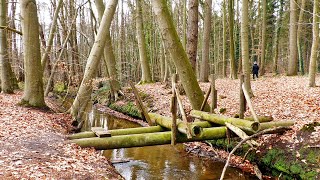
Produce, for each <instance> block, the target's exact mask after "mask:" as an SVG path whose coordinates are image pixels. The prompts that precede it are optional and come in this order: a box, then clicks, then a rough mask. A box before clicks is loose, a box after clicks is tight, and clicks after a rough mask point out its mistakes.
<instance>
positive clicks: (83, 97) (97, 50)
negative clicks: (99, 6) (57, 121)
mask: <svg viewBox="0 0 320 180" xmlns="http://www.w3.org/2000/svg"><path fill="white" fill-rule="evenodd" d="M117 4H118V0H110V1H108V3H107V6H106V9H105V11H104V14H103V17H102V19H101V23H100V26H99V29H98V33H97V36H96V38H95V41H94V44H93V47H92V49H91V51H90V55H89V58H88V61H87V65H86V69H85V72H84V77H83V79H82V82H81V85H80V88H79V91H78V93H77V96H76V98H75V100H74V102H73V104H72V106H71V109H70V111H71V114H72V116H73V117H74V118H77V119H78V118H80V117H81V116H82V114H83V112H82V109H84V108H85V107H86V106H87V103H88V102H89V100H90V97H91V92H92V86H91V83H92V78H93V77H94V75H95V72H96V70H97V65H98V64H99V61H100V59H101V56H102V53H103V48H104V46H105V44H106V37H107V34H108V33H109V29H110V26H111V21H112V19H113V16H114V13H115V10H116V6H117Z"/></svg>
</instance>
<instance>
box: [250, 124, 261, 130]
mask: <svg viewBox="0 0 320 180" xmlns="http://www.w3.org/2000/svg"><path fill="white" fill-rule="evenodd" d="M251 128H252V130H254V131H256V132H257V131H259V130H260V123H258V122H254V123H252V124H251Z"/></svg>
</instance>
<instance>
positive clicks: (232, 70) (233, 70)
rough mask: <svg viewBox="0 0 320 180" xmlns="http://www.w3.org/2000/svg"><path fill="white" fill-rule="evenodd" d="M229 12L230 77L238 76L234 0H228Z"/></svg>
mask: <svg viewBox="0 0 320 180" xmlns="http://www.w3.org/2000/svg"><path fill="white" fill-rule="evenodd" d="M228 2H229V3H228V12H229V36H230V43H229V44H230V51H229V52H230V78H231V79H236V78H237V69H236V60H235V50H234V44H235V43H234V32H233V29H234V23H233V22H234V10H233V8H234V0H229V1H228Z"/></svg>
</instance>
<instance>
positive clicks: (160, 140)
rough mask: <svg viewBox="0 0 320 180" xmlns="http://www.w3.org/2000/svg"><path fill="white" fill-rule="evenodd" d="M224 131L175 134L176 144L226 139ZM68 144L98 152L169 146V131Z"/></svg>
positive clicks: (76, 140) (219, 128) (212, 129)
mask: <svg viewBox="0 0 320 180" xmlns="http://www.w3.org/2000/svg"><path fill="white" fill-rule="evenodd" d="M226 131H227V128H226V127H214V128H204V129H203V131H202V133H201V135H200V136H197V137H192V138H190V139H188V138H187V137H186V135H184V134H177V143H183V142H191V141H202V140H210V139H218V138H224V137H226ZM69 142H70V143H76V144H78V145H79V146H81V147H83V148H85V147H94V148H95V149H98V150H105V149H118V148H130V147H141V146H153V145H162V144H170V143H171V131H167V132H156V133H146V134H131V135H122V136H113V137H109V138H97V137H94V138H83V139H73V140H70V141H69Z"/></svg>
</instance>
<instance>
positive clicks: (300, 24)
mask: <svg viewBox="0 0 320 180" xmlns="http://www.w3.org/2000/svg"><path fill="white" fill-rule="evenodd" d="M305 7H306V0H301V3H300V13H299V20H298V29H297V46H298V58H299V70H300V72H301V74H304V61H303V54H302V43H301V40H302V39H301V33H302V22H303V17H304V12H305Z"/></svg>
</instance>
